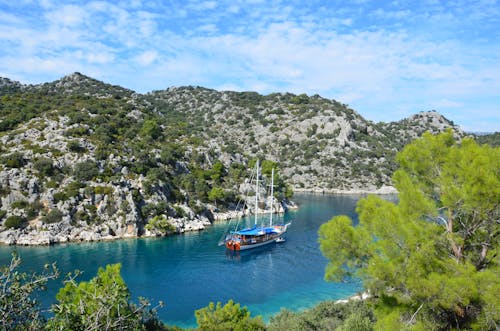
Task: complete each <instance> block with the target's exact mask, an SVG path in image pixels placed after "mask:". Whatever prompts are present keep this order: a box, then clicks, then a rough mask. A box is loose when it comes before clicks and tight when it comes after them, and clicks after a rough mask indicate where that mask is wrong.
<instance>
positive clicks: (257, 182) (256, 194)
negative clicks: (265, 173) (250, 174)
mask: <svg viewBox="0 0 500 331" xmlns="http://www.w3.org/2000/svg"><path fill="white" fill-rule="evenodd" d="M258 210H259V159H257V175H256V176H255V225H257V211H258Z"/></svg>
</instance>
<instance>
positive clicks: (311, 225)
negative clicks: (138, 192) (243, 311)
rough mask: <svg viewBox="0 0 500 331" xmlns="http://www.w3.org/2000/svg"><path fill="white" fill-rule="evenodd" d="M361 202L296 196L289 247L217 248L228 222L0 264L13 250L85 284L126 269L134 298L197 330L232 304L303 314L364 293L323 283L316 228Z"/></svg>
mask: <svg viewBox="0 0 500 331" xmlns="http://www.w3.org/2000/svg"><path fill="white" fill-rule="evenodd" d="M360 197H361V196H353V195H314V194H296V195H295V197H294V201H296V202H297V203H298V204H299V206H300V208H299V209H298V210H297V211H292V212H289V213H287V214H286V215H285V216H281V217H278V221H280V222H282V221H285V222H288V221H290V220H291V221H292V225H291V226H290V227H289V230H288V232H287V235H286V239H287V240H286V242H285V243H281V244H275V243H273V244H270V245H267V246H264V247H260V248H255V249H252V250H249V251H244V252H241V253H231V252H228V251H226V250H225V248H224V247H219V246H218V245H217V242H218V240H219V239H220V237H221V235H222V233H223V232H224V230H225V229H226V227H227V223H219V224H216V225H214V226H212V227H210V228H208V229H207V230H204V231H200V232H196V233H187V234H184V235H176V236H171V237H168V238H159V239H127V240H117V241H112V242H97V243H83V244H63V245H55V246H51V247H7V246H0V265H5V264H7V263H8V261H9V260H10V254H11V251H12V250H14V249H15V250H17V252H18V253H19V255H20V256H21V257H22V259H23V266H22V268H23V270H26V271H37V270H38V271H40V270H41V269H42V267H43V265H44V264H46V263H52V262H54V261H55V262H56V263H57V265H58V267H59V269H60V271H61V272H62V274H65V273H67V272H70V271H73V270H75V269H79V270H82V271H84V274H83V276H82V277H81V278H80V280H88V279H90V278H92V277H93V276H95V274H96V272H97V269H98V267H99V266H105V265H106V264H110V263H121V264H122V276H123V278H124V279H125V281H126V283H127V285H128V287H129V289H130V291H131V293H132V297H133V298H134V300H136V299H137V297H139V296H142V297H146V298H148V299H150V301H151V302H152V303H155V302H158V301H160V300H161V301H163V302H164V303H165V307H164V308H162V309H160V311H159V316H160V318H161V319H162V320H163V321H164V322H166V323H167V324H170V325H178V326H182V327H192V326H195V324H196V321H195V318H194V310H196V309H199V308H202V307H205V306H207V305H208V303H209V302H211V301H213V302H217V301H221V302H223V303H225V302H227V301H228V300H229V299H233V300H234V301H235V302H239V303H240V304H241V305H242V306H247V307H248V308H249V310H250V311H251V312H252V316H256V315H262V316H263V317H264V318H265V319H266V320H268V318H269V317H270V316H272V315H274V314H276V313H278V312H279V311H280V309H281V308H287V309H290V310H301V309H305V308H310V307H312V306H314V305H315V304H317V303H318V302H320V301H323V300H332V299H340V298H344V297H347V296H350V295H352V294H354V293H356V292H358V291H360V290H361V285H360V284H359V283H358V282H355V281H353V282H352V283H338V284H337V283H329V282H326V281H324V280H323V275H324V269H325V266H326V263H327V261H326V259H325V258H324V257H323V256H322V255H321V252H320V250H319V245H318V228H319V226H320V225H321V224H323V223H325V222H327V221H328V220H330V219H331V218H332V216H334V215H339V214H347V215H350V216H351V217H353V219H356V215H355V212H354V210H355V205H356V202H357V200H358V199H359V198H360ZM60 287H62V279H59V280H57V281H53V282H51V283H50V284H49V288H48V290H47V291H46V292H44V293H43V294H42V304H43V307H44V308H47V307H49V306H50V304H51V303H52V302H53V301H54V300H55V294H56V293H57V291H58V289H59V288H60Z"/></svg>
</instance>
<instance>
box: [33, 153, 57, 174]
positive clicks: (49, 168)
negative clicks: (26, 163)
mask: <svg viewBox="0 0 500 331" xmlns="http://www.w3.org/2000/svg"><path fill="white" fill-rule="evenodd" d="M33 167H34V168H35V170H36V171H38V173H39V174H40V175H42V176H52V175H53V174H54V165H53V163H52V160H51V159H49V158H47V157H42V158H39V159H38V160H36V161H35V162H34V163H33Z"/></svg>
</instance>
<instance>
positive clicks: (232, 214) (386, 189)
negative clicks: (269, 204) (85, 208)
mask: <svg viewBox="0 0 500 331" xmlns="http://www.w3.org/2000/svg"><path fill="white" fill-rule="evenodd" d="M294 192H296V193H306V194H322V195H323V194H330V195H364V194H377V195H385V194H397V191H396V189H395V188H394V187H392V186H382V187H381V188H379V189H377V190H359V189H358V190H331V189H321V188H312V189H303V188H294ZM286 207H287V209H290V210H295V209H297V208H298V206H297V205H295V204H294V203H293V202H292V203H291V204H287V205H286ZM283 212H285V211H284V210H281V211H277V212H276V214H280V213H283ZM266 213H268V211H267V210H259V212H258V214H266ZM251 215H253V214H250V213H242V212H238V211H227V212H221V213H214V221H213V222H212V223H210V224H203V225H202V226H200V224H199V223H200V220H197V221H195V222H194V223H196V225H197V226H192V227H191V226H188V227H187V229H186V228H184V229H183V230H182V231H178V232H177V231H176V232H171V233H168V234H166V235H158V234H156V233H151V232H149V231H146V232H145V233H143V234H142V235H134V234H130V233H128V234H125V235H121V236H111V235H105V236H101V237H98V236H97V235H96V236H91V235H90V236H89V237H87V238H89V239H82V238H81V237H79V238H78V239H76V240H71V239H69V236H64V237H61V238H62V240H57V239H56V238H57V236H56V235H53V236H51V235H49V234H48V233H45V236H44V234H43V232H41V233H39V234H40V235H41V236H42V237H44V238H43V240H39V241H38V242H32V243H27V242H26V239H24V240H21V242H20V243H18V240H15V242H14V243H12V242H8V241H5V240H1V241H0V246H30V247H39V246H52V245H60V244H78V243H89V242H101V241H115V240H123V239H140V238H163V237H170V236H174V235H179V234H183V233H185V232H193V231H203V230H204V229H205V228H206V227H207V226H211V225H213V224H215V223H222V222H230V221H231V220H233V219H238V218H241V217H246V216H251ZM85 232H88V233H89V234H91V232H89V231H85ZM4 235H5V234H4ZM34 236H36V234H34ZM0 237H4V236H1V235H0ZM7 237H8V235H7ZM2 239H3V238H2ZM5 239H7V238H5Z"/></svg>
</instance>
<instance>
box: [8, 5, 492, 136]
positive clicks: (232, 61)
mask: <svg viewBox="0 0 500 331" xmlns="http://www.w3.org/2000/svg"><path fill="white" fill-rule="evenodd" d="M499 27H500V4H499V3H498V2H497V1H495V0H484V1H461V0H456V1H437V0H422V1H386V2H383V1H370V0H353V1H315V0H309V1H279V0H278V1H260V0H248V1H239V0H228V1H194V0H185V1H177V0H171V1H140V0H135V1H134V0H132V1H119V2H116V3H115V2H107V1H90V2H77V1H74V2H73V1H68V2H58V1H50V0H43V1H23V0H19V1H11V0H9V1H4V0H0V76H3V77H8V78H11V79H15V80H18V81H21V82H22V83H40V82H47V81H53V80H56V79H58V78H60V77H62V76H64V75H67V74H70V73H72V72H74V71H79V72H81V73H83V74H86V75H89V76H92V77H94V78H97V79H99V80H103V81H105V82H109V83H112V84H118V85H121V86H124V87H127V88H130V89H133V90H136V91H138V92H148V91H151V90H159V89H165V88H167V87H169V86H181V85H198V86H204V87H208V88H214V89H217V90H236V91H257V92H259V93H263V94H267V93H272V92H292V93H307V94H309V95H312V94H319V95H321V96H323V97H327V98H332V99H336V100H338V101H340V102H343V103H347V104H349V105H350V106H351V107H352V108H353V109H355V110H356V111H358V112H359V113H360V114H361V115H362V116H364V117H365V118H367V119H369V120H373V121H386V122H387V121H393V120H399V119H402V118H404V117H407V116H409V115H412V114H414V113H417V112H419V111H423V110H432V109H435V110H437V111H439V112H440V113H442V114H443V115H445V116H446V117H447V118H448V119H450V120H453V121H454V122H455V123H456V124H459V125H460V126H461V127H462V128H463V129H465V130H468V131H500V28H499Z"/></svg>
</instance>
